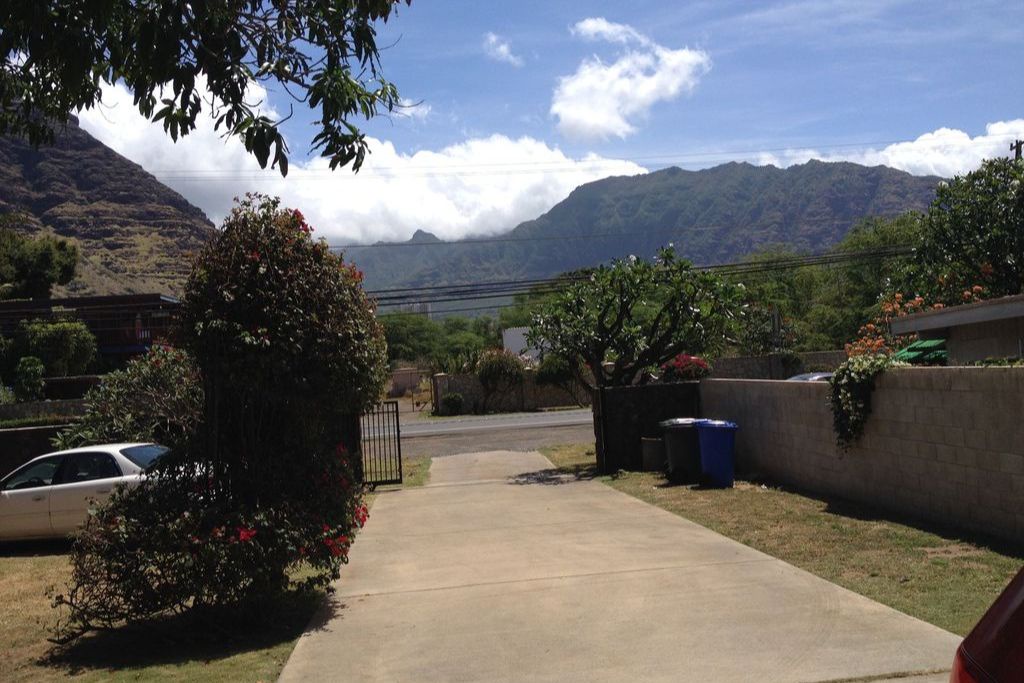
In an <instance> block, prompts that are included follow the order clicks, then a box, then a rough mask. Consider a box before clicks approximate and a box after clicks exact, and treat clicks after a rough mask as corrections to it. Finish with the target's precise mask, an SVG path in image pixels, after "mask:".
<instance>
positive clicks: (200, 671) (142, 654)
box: [0, 458, 430, 683]
mask: <svg viewBox="0 0 1024 683" xmlns="http://www.w3.org/2000/svg"><path fill="white" fill-rule="evenodd" d="M403 469H404V472H403V473H404V475H405V486H422V485H423V484H425V483H426V482H427V480H428V478H429V476H430V458H412V459H409V460H406V461H405V462H403ZM368 498H370V496H368ZM371 502H372V501H371ZM370 523H371V524H372V523H373V518H372V515H371V518H370ZM358 542H359V541H358V539H357V540H356V543H358ZM69 545H70V544H69V543H67V542H33V543H29V542H25V543H17V544H0V681H4V683H11V682H19V681H33V682H34V681H51V680H58V679H64V678H66V677H69V676H73V677H74V678H75V679H76V680H82V681H115V682H116V681H137V680H144V681H211V682H213V681H225V682H226V681H232V682H234V681H252V682H255V681H266V682H268V683H269V682H271V681H275V680H277V677H278V675H279V674H280V673H281V668H282V667H283V666H284V664H285V662H286V661H287V660H288V657H289V655H290V654H291V652H292V649H293V648H294V647H295V641H296V640H297V639H298V637H299V636H300V635H301V634H302V631H303V630H304V629H305V627H306V625H307V624H308V623H309V620H310V619H311V618H312V616H313V613H314V612H315V611H316V609H317V607H319V604H320V600H321V597H322V594H319V593H314V594H311V595H302V596H294V598H293V599H290V600H288V601H286V602H283V603H281V604H277V605H273V606H268V607H267V610H266V614H265V615H264V618H263V619H261V620H254V619H252V618H249V617H246V616H242V615H228V616H226V617H225V618H224V619H223V620H219V621H217V622H216V626H215V629H214V628H210V627H205V628H204V627H201V626H199V625H197V624H196V623H194V622H192V621H190V620H188V619H184V618H169V619H163V620H160V621H159V622H155V623H154V624H152V625H149V628H135V629H119V630H117V631H112V632H108V633H99V634H93V635H89V636H85V637H83V638H81V639H80V640H79V641H78V642H77V643H75V644H74V645H73V646H72V647H70V648H67V649H63V650H61V649H54V646H53V645H52V644H51V643H50V642H48V641H47V640H46V639H47V637H48V636H49V635H50V628H51V627H52V625H53V623H54V621H55V619H56V613H55V612H54V610H52V609H51V608H50V600H49V599H48V598H47V591H48V590H49V589H51V588H56V589H58V590H60V589H62V588H63V587H64V585H65V582H66V581H67V579H68V578H69V576H70V573H71V569H70V564H69V562H68V549H69Z"/></svg>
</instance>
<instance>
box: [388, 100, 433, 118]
mask: <svg viewBox="0 0 1024 683" xmlns="http://www.w3.org/2000/svg"><path fill="white" fill-rule="evenodd" d="M431 111H432V110H431V107H430V105H429V104H426V103H424V102H422V101H419V102H417V101H416V100H409V99H405V98H402V99H400V100H399V101H398V106H397V107H396V108H395V111H394V113H395V116H398V117H399V118H405V119H415V120H418V121H423V120H424V119H426V118H427V117H429V116H430V112H431Z"/></svg>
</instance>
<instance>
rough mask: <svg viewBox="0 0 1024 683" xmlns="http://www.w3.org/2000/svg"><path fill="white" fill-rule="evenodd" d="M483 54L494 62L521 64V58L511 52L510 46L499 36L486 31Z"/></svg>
mask: <svg viewBox="0 0 1024 683" xmlns="http://www.w3.org/2000/svg"><path fill="white" fill-rule="evenodd" d="M484 54H486V55H487V56H488V57H490V58H491V59H493V60H494V61H496V62H504V63H505V64H511V65H512V66H522V65H523V58H522V57H520V56H518V55H516V54H515V53H514V52H512V46H511V45H510V44H509V42H508V41H507V40H505V39H504V38H502V37H501V36H499V35H497V34H495V33H491V32H490V31H488V32H487V33H485V34H484Z"/></svg>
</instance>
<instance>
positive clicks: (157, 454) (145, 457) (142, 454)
mask: <svg viewBox="0 0 1024 683" xmlns="http://www.w3.org/2000/svg"><path fill="white" fill-rule="evenodd" d="M169 450H171V449H169V448H167V447H166V446H158V445H157V444H155V443H150V444H146V445H145V446H131V447H129V448H122V449H121V455H123V456H124V457H126V458H128V459H129V460H131V461H132V462H133V463H135V464H136V465H138V466H139V467H141V468H142V469H144V470H147V469H149V468H150V467H151V466H152V465H153V463H155V462H156V461H157V460H159V459H160V458H161V457H162V456H163V455H164V453H167V451H169Z"/></svg>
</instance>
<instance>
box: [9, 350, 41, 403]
mask: <svg viewBox="0 0 1024 683" xmlns="http://www.w3.org/2000/svg"><path fill="white" fill-rule="evenodd" d="M45 376H46V368H45V367H44V366H43V361H41V360H39V359H38V358H36V357H35V356H23V357H22V358H21V360H19V361H18V365H17V366H16V367H15V368H14V395H15V396H16V397H17V399H18V400H19V401H39V400H42V398H43V390H44V389H45V388H46V381H45V380H44V379H43V378H44V377H45Z"/></svg>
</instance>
